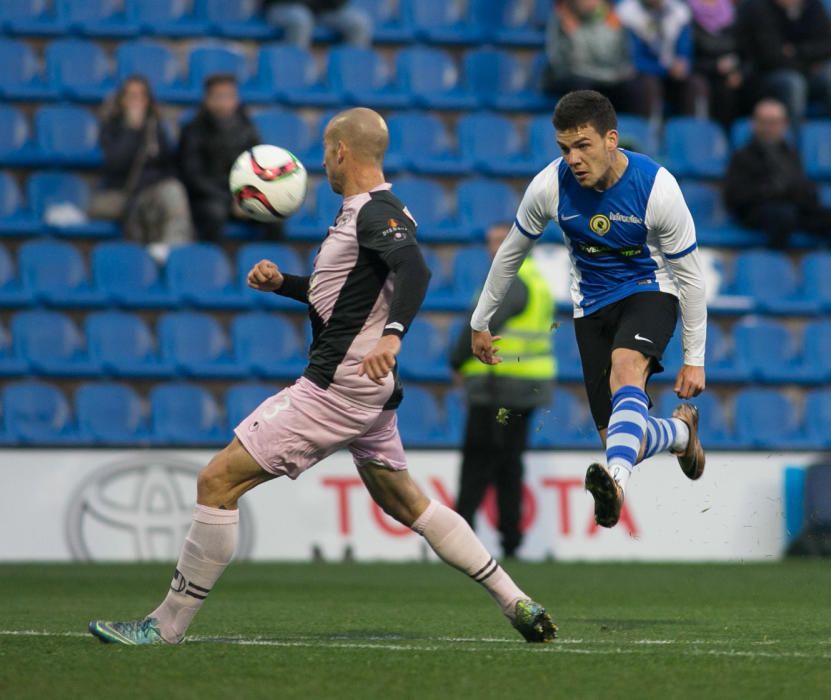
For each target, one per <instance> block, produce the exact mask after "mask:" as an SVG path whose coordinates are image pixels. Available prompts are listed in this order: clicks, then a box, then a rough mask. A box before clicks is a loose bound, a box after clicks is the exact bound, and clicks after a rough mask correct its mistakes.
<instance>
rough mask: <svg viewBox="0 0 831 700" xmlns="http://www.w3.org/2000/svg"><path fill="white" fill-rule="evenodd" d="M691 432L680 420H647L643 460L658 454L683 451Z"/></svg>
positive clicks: (649, 417)
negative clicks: (668, 451)
mask: <svg viewBox="0 0 831 700" xmlns="http://www.w3.org/2000/svg"><path fill="white" fill-rule="evenodd" d="M689 437H690V431H689V428H688V427H687V424H686V423H685V422H684V421H682V420H680V419H678V418H653V417H652V416H648V417H647V419H646V448H645V449H644V453H643V458H644V459H647V458H648V457H651V456H652V455H654V454H657V453H658V452H666V451H667V450H681V449H683V448H684V447H685V446H686V444H687V440H689Z"/></svg>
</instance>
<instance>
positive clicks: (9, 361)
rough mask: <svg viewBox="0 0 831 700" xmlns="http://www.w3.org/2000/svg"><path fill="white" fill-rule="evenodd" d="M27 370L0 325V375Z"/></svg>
mask: <svg viewBox="0 0 831 700" xmlns="http://www.w3.org/2000/svg"><path fill="white" fill-rule="evenodd" d="M0 264H2V263H0ZM28 372H29V361H28V360H27V359H26V358H25V357H17V356H16V355H15V354H14V346H13V345H12V339H11V336H10V335H9V332H8V331H7V330H6V329H5V328H4V327H3V326H0V377H21V376H23V375H25V374H28ZM1 433H2V431H0V434H1Z"/></svg>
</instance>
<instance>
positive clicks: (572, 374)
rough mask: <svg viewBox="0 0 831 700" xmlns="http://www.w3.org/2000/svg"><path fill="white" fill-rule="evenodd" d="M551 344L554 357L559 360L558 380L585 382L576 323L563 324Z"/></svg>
mask: <svg viewBox="0 0 831 700" xmlns="http://www.w3.org/2000/svg"><path fill="white" fill-rule="evenodd" d="M551 342H552V344H553V345H554V356H555V357H556V358H557V379H559V380H562V381H564V382H581V381H583V365H582V364H581V362H580V350H579V349H578V348H577V336H576V335H575V334H574V323H573V322H571V321H564V322H561V323H560V324H559V325H558V326H557V330H556V331H555V332H553V334H552V336H551Z"/></svg>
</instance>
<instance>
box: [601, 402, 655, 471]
mask: <svg viewBox="0 0 831 700" xmlns="http://www.w3.org/2000/svg"><path fill="white" fill-rule="evenodd" d="M647 418H649V397H648V396H647V395H646V392H644V390H643V389H641V388H639V387H636V386H622V387H621V388H620V389H618V390H617V391H616V392H615V393H614V395H613V396H612V415H611V418H609V427H608V428H607V429H606V464H607V466H608V468H609V471H610V472H611V473H612V475H615V474H620V473H621V469H620V468H621V467H622V468H623V470H625V472H631V471H632V469H633V468H634V466H635V464H636V463H637V461H638V452H640V449H641V442H642V441H643V434H644V430H645V429H646V420H647ZM622 476H623V478H624V481H623V483H622V484H621V486H622V485H623V484H624V483H625V478H626V477H628V474H623V475H622ZM616 479H617V478H616ZM618 483H621V482H620V480H618Z"/></svg>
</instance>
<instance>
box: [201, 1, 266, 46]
mask: <svg viewBox="0 0 831 700" xmlns="http://www.w3.org/2000/svg"><path fill="white" fill-rule="evenodd" d="M194 4H195V10H196V14H197V15H198V16H204V17H205V18H206V19H207V20H208V23H209V25H210V33H212V34H219V35H220V36H226V37H230V38H232V39H260V40H262V39H267V38H269V37H271V36H272V35H273V34H274V33H275V31H274V29H273V28H272V27H271V26H270V25H269V24H267V23H266V21H265V18H264V17H263V16H262V7H261V5H262V3H260V2H258V0H237V1H236V2H228V0H195V3H194Z"/></svg>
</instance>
